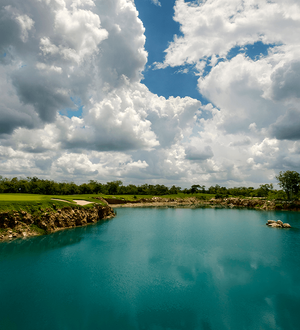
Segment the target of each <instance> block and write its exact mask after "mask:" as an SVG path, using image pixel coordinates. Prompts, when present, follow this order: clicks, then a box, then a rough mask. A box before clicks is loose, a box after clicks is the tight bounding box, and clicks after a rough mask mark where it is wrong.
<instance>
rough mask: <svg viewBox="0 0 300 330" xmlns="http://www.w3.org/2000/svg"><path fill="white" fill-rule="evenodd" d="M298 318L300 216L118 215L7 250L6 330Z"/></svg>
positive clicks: (2, 265)
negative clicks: (283, 225) (271, 223)
mask: <svg viewBox="0 0 300 330" xmlns="http://www.w3.org/2000/svg"><path fill="white" fill-rule="evenodd" d="M268 219H274V220H277V219H281V220H282V221H283V222H288V223H290V224H291V226H292V227H293V228H291V229H278V228H269V227H267V226H266V225H265V223H266V221H267V220H268ZM299 311H300V213H297V212H275V211H257V210H246V209H222V208H215V209H209V208H195V209H188V208H131V209H130V208H119V209H117V217H116V218H114V219H113V220H110V221H105V222H99V223H98V224H95V225H91V226H87V227H81V228H74V229H70V230H66V231H62V232H57V233H54V234H51V235H48V236H40V237H34V238H31V239H24V240H22V239H20V240H16V241H12V242H8V243H1V244H0V329H1V330H8V329H9V330H13V329H18V330H19V329H22V330H27V329H28V330H35V329H38V330H42V329H47V330H48V329H49V330H50V329H51V330H60V329H62V330H66V329H72V330H77V329H78V330H79V329H85V330H86V329H93V330H94V329H101V330H129V329H130V330H139V329H147V330H148V329H149V330H150V329H151V330H177V329H178V330H181V329H187V330H194V329H197V330H198V329H199V330H200V329H201V330H202V329H203V330H215V329H216V330H222V329H230V330H235V329H236V330H241V329H255V330H256V329H262V330H268V329H299V328H300V312H299Z"/></svg>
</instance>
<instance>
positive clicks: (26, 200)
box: [0, 193, 104, 214]
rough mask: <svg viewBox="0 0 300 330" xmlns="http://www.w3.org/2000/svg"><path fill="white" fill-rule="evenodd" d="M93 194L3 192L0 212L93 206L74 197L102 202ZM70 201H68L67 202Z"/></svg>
mask: <svg viewBox="0 0 300 330" xmlns="http://www.w3.org/2000/svg"><path fill="white" fill-rule="evenodd" d="M93 196H96V197H97V195H94V194H93V195H92V194H90V195H66V196H65V195H63V196H58V195H53V196H52V195H38V194H18V193H17V194H3V193H0V212H6V211H21V210H23V211H26V212H29V213H31V214H34V213H35V212H40V211H43V210H46V209H50V210H55V209H58V208H62V207H66V206H72V207H74V206H77V207H83V208H90V207H93V204H88V205H85V206H79V205H77V204H76V203H75V202H73V200H74V199H83V200H87V201H90V202H94V203H99V204H102V205H103V204H104V203H103V202H102V201H100V200H99V199H95V198H93ZM52 198H57V199H63V200H66V202H63V201H56V200H52ZM69 202H70V203H69Z"/></svg>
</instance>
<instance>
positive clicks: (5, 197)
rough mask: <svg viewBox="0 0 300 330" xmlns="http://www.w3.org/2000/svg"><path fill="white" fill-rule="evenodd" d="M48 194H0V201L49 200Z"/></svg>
mask: <svg viewBox="0 0 300 330" xmlns="http://www.w3.org/2000/svg"><path fill="white" fill-rule="evenodd" d="M49 199H50V198H49V196H46V195H36V194H0V202H32V201H34V202H36V201H45V200H49Z"/></svg>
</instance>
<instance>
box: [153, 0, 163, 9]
mask: <svg viewBox="0 0 300 330" xmlns="http://www.w3.org/2000/svg"><path fill="white" fill-rule="evenodd" d="M151 1H152V3H154V4H155V5H156V6H158V7H161V3H160V1H159V0H151Z"/></svg>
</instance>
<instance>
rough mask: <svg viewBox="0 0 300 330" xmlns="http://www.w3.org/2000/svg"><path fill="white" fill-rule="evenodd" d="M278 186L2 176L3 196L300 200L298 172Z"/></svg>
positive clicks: (287, 174) (285, 175)
mask: <svg viewBox="0 0 300 330" xmlns="http://www.w3.org/2000/svg"><path fill="white" fill-rule="evenodd" d="M276 178H277V180H278V184H279V186H280V187H281V188H283V190H275V189H274V187H273V184H262V185H260V186H259V188H257V189H254V188H253V187H234V188H226V187H221V186H220V185H218V184H216V185H215V186H210V187H208V188H206V187H205V186H204V185H198V184H194V185H192V186H191V187H190V188H189V189H187V188H185V189H182V188H181V187H177V186H175V185H173V186H172V187H170V188H169V187H166V186H165V185H160V184H157V185H151V184H143V185H140V186H136V185H134V184H129V185H127V186H125V185H123V183H122V181H119V180H117V181H111V182H107V183H100V182H98V181H96V180H90V181H89V182H88V183H82V184H80V185H77V184H76V183H74V182H55V181H53V180H43V179H39V178H37V177H27V178H25V179H24V178H17V177H14V178H12V179H9V178H3V177H2V176H0V193H31V194H44V195H75V194H107V195H156V196H162V195H173V194H179V193H184V194H197V193H204V194H213V195H215V197H216V198H225V197H228V196H240V197H268V198H271V199H292V198H294V199H295V198H298V197H299V196H298V195H299V186H300V174H299V173H297V172H295V171H286V172H280V173H279V175H278V176H277V177H276Z"/></svg>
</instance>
